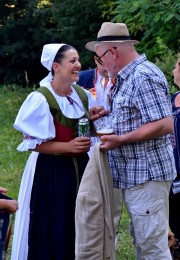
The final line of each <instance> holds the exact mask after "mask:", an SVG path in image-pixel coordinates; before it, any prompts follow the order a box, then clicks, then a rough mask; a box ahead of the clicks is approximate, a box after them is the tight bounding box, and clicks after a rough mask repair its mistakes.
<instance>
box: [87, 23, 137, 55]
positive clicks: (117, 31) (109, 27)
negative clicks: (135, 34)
mask: <svg viewBox="0 0 180 260" xmlns="http://www.w3.org/2000/svg"><path fill="white" fill-rule="evenodd" d="M101 42H102V43H103V42H109V43H111V42H132V43H133V44H137V43H139V42H138V41H136V40H132V39H131V37H130V35H129V31H128V28H127V25H126V24H125V23H110V22H105V23H103V24H102V25H101V29H100V30H99V32H98V35H97V40H96V41H92V42H88V43H87V44H86V45H85V48H86V49H88V50H89V51H92V52H95V45H96V44H97V43H101Z"/></svg>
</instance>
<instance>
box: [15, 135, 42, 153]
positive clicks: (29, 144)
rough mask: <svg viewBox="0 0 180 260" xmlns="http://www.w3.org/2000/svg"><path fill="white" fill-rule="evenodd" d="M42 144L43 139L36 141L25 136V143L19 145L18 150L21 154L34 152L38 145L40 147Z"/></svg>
mask: <svg viewBox="0 0 180 260" xmlns="http://www.w3.org/2000/svg"><path fill="white" fill-rule="evenodd" d="M42 142H44V141H43V140H42V139H36V138H33V137H31V136H27V135H25V136H24V140H23V142H22V143H21V144H20V145H18V147H17V150H18V151H19V152H24V151H29V150H33V149H35V148H36V145H37V144H38V145H40V144H42Z"/></svg>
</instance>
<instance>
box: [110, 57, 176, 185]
mask: <svg viewBox="0 0 180 260" xmlns="http://www.w3.org/2000/svg"><path fill="white" fill-rule="evenodd" d="M110 103H111V117H112V122H113V129H114V131H115V132H116V133H117V134H118V135H123V134H126V133H128V132H131V131H133V130H135V129H137V128H139V127H140V126H142V125H144V124H146V123H149V122H152V121H155V120H159V119H162V118H165V117H168V116H171V115H172V109H171V101H170V94H169V87H168V83H167V81H166V79H165V77H164V75H163V73H162V72H161V70H160V69H159V68H158V67H157V66H156V65H154V64H153V63H151V62H149V61H148V60H147V58H146V56H145V54H142V55H140V56H139V57H138V58H136V59H135V60H134V61H132V62H131V63H130V64H128V65H127V66H126V67H125V68H123V69H122V70H121V71H120V72H119V73H118V76H117V80H116V85H115V87H114V88H113V91H112V93H111V99H110ZM108 159H109V163H110V168H111V172H112V176H113V181H114V187H115V188H121V189H125V188H131V187H133V186H135V185H138V184H141V183H144V182H147V181H153V180H158V181H161V180H173V179H174V178H175V176H176V169H175V164H174V156H173V150H172V146H171V143H170V140H169V135H165V136H161V137H158V138H156V139H151V140H147V141H142V142H137V143H129V144H126V145H122V146H120V147H119V148H116V149H114V150H112V151H108Z"/></svg>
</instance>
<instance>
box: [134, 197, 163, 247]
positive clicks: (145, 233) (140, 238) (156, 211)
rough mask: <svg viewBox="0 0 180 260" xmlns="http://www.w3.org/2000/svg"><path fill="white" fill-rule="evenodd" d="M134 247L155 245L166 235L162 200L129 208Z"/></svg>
mask: <svg viewBox="0 0 180 260" xmlns="http://www.w3.org/2000/svg"><path fill="white" fill-rule="evenodd" d="M130 211H131V214H132V223H131V224H132V228H133V231H134V236H135V243H136V246H138V245H143V244H146V245H147V244H157V243H158V241H160V240H161V239H162V237H163V236H165V235H166V214H165V210H164V202H163V199H158V200H154V201H149V202H144V203H141V204H138V205H135V206H131V207H130Z"/></svg>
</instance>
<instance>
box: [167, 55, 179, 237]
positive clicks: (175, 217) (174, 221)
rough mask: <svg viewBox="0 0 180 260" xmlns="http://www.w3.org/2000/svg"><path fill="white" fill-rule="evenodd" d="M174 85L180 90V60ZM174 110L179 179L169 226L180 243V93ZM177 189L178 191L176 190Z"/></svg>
mask: <svg viewBox="0 0 180 260" xmlns="http://www.w3.org/2000/svg"><path fill="white" fill-rule="evenodd" d="M173 75H174V83H175V84H176V85H177V86H178V87H179V88H180V59H179V60H178V61H177V63H176V65H175V68H174V70H173ZM172 109H173V115H174V133H173V135H172V136H171V141H172V144H173V151H174V158H175V163H176V170H177V177H176V179H175V180H174V181H173V185H172V189H171V191H170V196H169V225H170V228H171V231H172V232H173V233H174V236H175V238H176V239H178V240H179V241H180V211H179V210H178V207H179V205H180V91H178V92H176V93H175V94H174V95H173V96H172ZM175 187H177V189H175Z"/></svg>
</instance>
